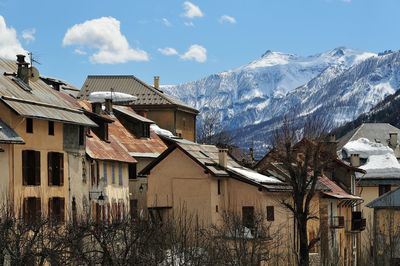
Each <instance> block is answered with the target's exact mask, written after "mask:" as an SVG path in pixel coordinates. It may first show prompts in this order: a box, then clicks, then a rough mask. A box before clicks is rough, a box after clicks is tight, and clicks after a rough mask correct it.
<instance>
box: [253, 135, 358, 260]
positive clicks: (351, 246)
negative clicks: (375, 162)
mask: <svg viewBox="0 0 400 266" xmlns="http://www.w3.org/2000/svg"><path fill="white" fill-rule="evenodd" d="M304 145H313V144H312V143H311V142H309V141H307V140H306V139H303V140H301V141H300V142H298V143H297V144H296V145H295V147H294V150H298V151H301V150H302V148H303V147H305V146H304ZM336 145H337V141H336V140H335V139H334V138H333V137H332V136H330V137H329V138H328V139H327V140H326V141H324V142H323V146H324V148H323V150H324V152H325V153H326V156H330V157H329V158H331V159H330V161H329V163H327V164H326V166H325V169H323V173H322V175H321V176H320V177H319V178H318V181H317V184H316V193H315V195H314V198H313V202H312V203H311V205H310V206H311V216H314V217H315V219H311V220H310V221H309V222H308V238H309V243H312V242H313V240H317V241H315V245H314V247H313V248H312V249H311V251H310V255H312V256H311V258H313V259H314V261H317V262H316V263H317V264H318V263H321V264H322V265H331V264H333V265H352V264H354V263H357V259H358V256H357V246H356V245H357V243H358V241H359V240H358V239H359V235H360V232H362V231H363V230H364V229H365V223H364V221H365V219H364V218H363V217H362V214H361V212H360V211H359V210H357V209H356V206H358V205H359V204H360V203H361V202H362V201H363V200H362V198H361V197H360V196H357V195H356V194H355V177H356V173H362V174H365V171H364V170H362V169H359V168H356V167H353V166H351V165H350V164H349V163H346V162H344V161H342V160H340V159H337V158H336ZM325 150H326V151H325ZM254 169H255V170H257V171H258V172H260V173H262V174H265V175H274V176H277V177H279V178H280V179H281V180H289V173H288V171H287V170H286V169H285V167H284V166H283V163H282V158H281V157H280V155H279V153H278V152H277V151H276V150H275V149H271V150H270V151H269V152H268V153H267V154H266V155H265V156H264V157H263V158H262V159H261V160H260V161H258V162H257V163H256V164H255V166H254Z"/></svg>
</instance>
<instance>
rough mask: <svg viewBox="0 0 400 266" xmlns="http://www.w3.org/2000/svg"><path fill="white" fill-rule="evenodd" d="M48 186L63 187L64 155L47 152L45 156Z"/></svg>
mask: <svg viewBox="0 0 400 266" xmlns="http://www.w3.org/2000/svg"><path fill="white" fill-rule="evenodd" d="M47 166H48V178H49V186H63V185H64V154H62V153H59V152H49V153H48V154H47Z"/></svg>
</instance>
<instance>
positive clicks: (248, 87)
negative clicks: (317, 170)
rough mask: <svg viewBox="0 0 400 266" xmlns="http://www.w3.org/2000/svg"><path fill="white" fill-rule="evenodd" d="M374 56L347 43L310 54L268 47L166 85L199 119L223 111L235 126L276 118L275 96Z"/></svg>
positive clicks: (226, 123)
mask: <svg viewBox="0 0 400 266" xmlns="http://www.w3.org/2000/svg"><path fill="white" fill-rule="evenodd" d="M371 56H374V54H372V53H365V52H360V51H356V50H352V49H347V48H343V47H340V48H336V49H333V50H331V51H328V52H326V53H321V54H317V55H313V56H308V57H301V56H297V55H292V54H285V53H279V52H272V51H267V52H266V53H264V54H263V55H262V57H261V58H260V59H257V60H255V61H253V62H251V63H249V64H247V65H244V66H241V67H238V68H236V69H233V70H229V71H225V72H221V73H218V74H214V75H210V76H208V77H205V78H203V79H201V80H198V81H194V82H189V83H185V84H181V85H177V86H171V85H169V86H163V87H162V89H163V90H165V91H166V92H167V93H169V94H171V95H173V96H175V97H177V98H179V99H181V100H183V101H184V102H186V103H188V104H190V105H192V106H195V107H196V108H198V109H199V110H200V112H201V113H200V117H199V121H201V119H202V115H204V114H205V113H206V112H207V111H213V112H220V113H221V118H222V120H223V121H224V125H223V126H224V127H225V128H229V129H235V128H240V127H243V126H247V125H252V124H254V123H260V122H263V121H266V120H267V119H270V118H272V117H273V115H274V113H275V110H270V109H271V108H270V105H271V100H276V99H280V98H284V97H286V95H287V94H288V93H289V92H291V91H292V90H294V89H295V88H297V87H299V86H301V85H304V84H306V83H307V82H309V81H310V80H312V79H313V78H315V77H317V76H318V75H320V74H321V73H322V72H324V71H325V70H326V69H327V68H330V67H333V66H335V67H339V68H342V69H347V68H349V67H351V66H353V65H354V64H357V63H358V62H361V61H363V60H365V59H366V58H369V57H371Z"/></svg>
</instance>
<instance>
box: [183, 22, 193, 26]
mask: <svg viewBox="0 0 400 266" xmlns="http://www.w3.org/2000/svg"><path fill="white" fill-rule="evenodd" d="M183 24H184V25H185V26H186V27H194V24H193V22H191V21H185V22H184V23H183Z"/></svg>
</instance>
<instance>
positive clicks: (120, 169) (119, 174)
mask: <svg viewBox="0 0 400 266" xmlns="http://www.w3.org/2000/svg"><path fill="white" fill-rule="evenodd" d="M118 181H119V185H120V186H122V163H119V164H118Z"/></svg>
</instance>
